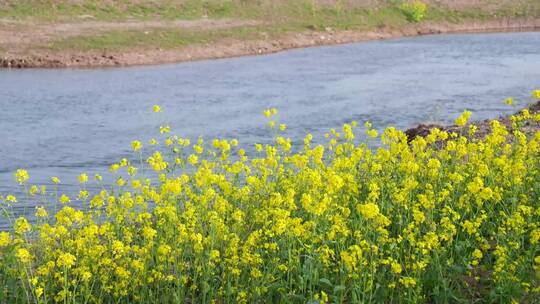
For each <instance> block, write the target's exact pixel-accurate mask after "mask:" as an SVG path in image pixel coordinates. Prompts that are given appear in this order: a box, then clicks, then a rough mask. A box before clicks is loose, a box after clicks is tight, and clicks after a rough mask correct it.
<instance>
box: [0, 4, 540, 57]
mask: <svg viewBox="0 0 540 304" xmlns="http://www.w3.org/2000/svg"><path fill="white" fill-rule="evenodd" d="M482 1H486V3H495V5H490V8H489V9H485V6H482V5H477V6H465V7H458V8H449V7H447V6H445V5H444V4H445V2H451V1H448V0H443V1H439V3H442V4H430V5H429V11H428V14H427V16H426V19H425V20H426V21H432V22H440V21H445V22H454V23H458V22H460V21H463V20H471V19H474V20H481V21H487V20H493V19H498V18H527V17H533V18H537V17H539V16H540V1H538V0H517V1H510V2H505V1H504V0H482ZM368 2H369V3H368ZM401 2H402V1H399V0H387V1H368V0H352V1H344V0H342V1H339V0H337V1H323V0H260V1H245V0H207V1H201V0H185V1H174V0H158V1H156V0H153V1H152V0H117V1H101V0H85V1H80V0H79V1H75V0H7V1H6V0H4V1H2V2H1V3H0V18H7V19H18V20H38V21H49V22H59V21H74V20H75V21H76V20H81V19H82V18H81V16H86V17H89V16H91V18H92V19H93V20H98V21H125V20H155V19H161V20H176V19H192V20H196V19H201V18H204V17H208V18H211V19H220V18H231V19H250V20H260V21H262V22H263V24H264V25H259V26H253V27H243V28H233V29H222V30H216V29H204V28H203V29H190V30H187V29H160V30H152V31H150V32H148V31H147V32H146V33H145V32H144V31H133V30H130V31H114V32H109V33H107V34H100V35H97V36H89V35H85V36H79V37H71V38H67V39H63V40H59V41H56V42H54V43H52V44H48V45H47V46H36V47H44V48H50V49H53V50H64V49H75V50H83V51H84V50H99V49H110V50H118V51H121V50H123V49H129V48H133V47H145V46H152V47H154V48H155V47H159V48H164V49H170V48H178V47H182V46H185V45H189V44H194V43H211V42H213V41H217V40H220V39H224V38H235V39H257V38H261V34H260V33H261V32H265V35H270V36H271V37H272V36H279V35H280V34H283V33H284V32H299V31H305V30H323V29H325V28H328V27H330V28H333V29H337V30H347V29H355V30H372V29H376V28H378V27H382V26H385V27H387V28H388V27H389V28H398V27H401V26H404V25H406V24H408V23H409V21H408V20H407V18H406V17H405V15H404V14H403V13H402V12H401V11H400V9H399V4H400V3H401ZM344 3H347V4H344Z"/></svg>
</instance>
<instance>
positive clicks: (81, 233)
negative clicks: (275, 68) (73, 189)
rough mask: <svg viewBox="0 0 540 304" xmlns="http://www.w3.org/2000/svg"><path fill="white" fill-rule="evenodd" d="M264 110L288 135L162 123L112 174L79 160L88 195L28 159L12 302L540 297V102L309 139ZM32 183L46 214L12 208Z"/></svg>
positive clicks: (6, 252)
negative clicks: (268, 139)
mask: <svg viewBox="0 0 540 304" xmlns="http://www.w3.org/2000/svg"><path fill="white" fill-rule="evenodd" d="M533 95H534V96H535V97H536V98H538V99H540V91H535V92H534V93H533ZM153 111H154V112H155V113H153V114H151V115H161V114H160V112H161V111H162V109H161V107H159V106H154V107H153ZM163 111H166V109H163ZM264 115H265V116H266V117H267V119H268V124H269V127H270V129H271V130H272V134H274V141H273V144H267V145H262V144H257V145H255V147H254V152H253V153H247V152H246V150H245V149H243V148H241V147H240V145H239V140H236V139H232V140H227V139H215V140H213V141H211V142H209V143H206V142H204V141H203V139H198V140H196V141H194V142H192V141H190V139H186V138H180V137H178V136H175V135H172V134H171V133H170V127H169V126H168V125H166V124H164V125H162V126H160V128H159V133H160V135H159V137H158V138H156V139H153V140H151V141H150V143H143V142H141V141H137V140H135V141H133V142H132V147H131V148H132V150H133V157H132V158H131V159H122V160H120V161H119V162H118V163H114V164H113V165H111V166H110V171H111V172H112V173H113V174H114V176H115V183H114V184H113V185H102V177H101V176H100V175H96V176H88V175H87V174H85V173H82V174H81V175H80V176H79V179H78V182H79V184H80V191H79V193H78V194H75V195H73V194H69V193H68V194H66V193H59V191H58V187H56V186H55V185H58V184H61V183H62V181H61V180H60V179H59V178H58V177H52V178H51V185H49V186H48V187H46V186H40V185H33V184H31V183H30V180H31V175H30V174H29V173H28V172H27V171H26V170H24V169H20V170H18V171H17V172H16V174H15V176H14V178H15V182H16V183H17V184H18V185H19V186H20V187H21V189H23V190H24V192H25V193H26V197H25V198H21V197H15V196H14V195H10V194H4V195H3V196H0V208H1V210H2V212H3V215H4V216H5V217H6V220H8V221H9V222H10V223H11V224H12V227H13V228H12V229H11V230H9V231H2V232H0V302H2V303H472V302H480V303H539V302H540V300H539V299H540V132H536V133H534V134H526V133H525V132H524V131H523V130H522V129H521V127H522V126H523V125H525V124H536V125H538V124H539V122H540V114H535V113H530V112H529V111H528V110H523V111H521V112H520V113H518V114H516V115H514V116H512V122H513V125H512V127H511V128H506V127H505V126H504V125H502V124H500V123H499V122H498V121H492V122H491V133H490V134H488V135H487V136H485V137H482V138H477V137H475V136H474V133H475V132H476V128H475V127H474V126H472V125H470V124H468V119H469V117H470V112H464V113H463V115H462V116H460V117H458V118H457V119H456V124H457V125H458V126H459V128H460V129H459V131H458V132H446V131H442V130H438V129H434V130H433V131H432V132H431V134H430V135H428V136H427V137H425V138H423V137H417V138H415V139H413V140H412V141H409V140H408V139H407V137H406V135H405V134H404V133H403V132H402V131H399V130H396V129H394V128H387V129H386V130H384V132H378V131H377V130H375V129H373V128H372V126H371V124H370V123H365V124H364V125H363V126H360V125H358V124H357V123H356V122H351V123H349V124H345V125H344V126H343V127H342V128H341V129H340V130H331V131H330V132H329V133H328V134H327V135H326V136H325V140H324V141H325V144H315V143H314V141H313V136H312V135H310V134H308V135H307V136H306V137H305V138H304V139H303V143H302V142H301V141H300V146H301V147H300V148H298V149H296V148H293V141H292V140H291V139H289V138H287V137H286V132H287V130H286V129H287V126H285V125H283V124H279V121H278V120H277V117H278V116H277V111H276V110H275V109H269V110H267V111H265V112H264ZM360 133H363V134H362V136H360ZM359 137H367V138H370V139H369V140H371V141H373V140H379V141H380V146H379V147H378V148H376V149H372V148H370V147H369V146H368V144H367V143H366V142H365V141H359ZM302 146H303V147H302ZM91 183H95V184H98V185H102V186H101V187H102V188H101V191H99V192H98V193H90V192H91V191H89V190H88V186H89V185H90V184H91ZM23 199H24V200H31V201H35V202H39V203H37V204H38V206H37V207H36V209H35V220H30V219H26V218H24V217H17V216H15V213H14V212H13V210H12V209H13V207H14V206H16V205H17V204H18V201H19V202H20V201H21V200H23ZM75 203H77V204H75ZM81 204H82V205H83V206H84V208H82V209H81V208H77V207H75V206H76V205H78V206H80V205H81ZM53 205H55V206H56V207H54V208H53V207H51V206H53ZM55 209H57V211H54V210H55Z"/></svg>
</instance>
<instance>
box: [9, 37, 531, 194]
mask: <svg viewBox="0 0 540 304" xmlns="http://www.w3.org/2000/svg"><path fill="white" fill-rule="evenodd" d="M538 88H540V32H522V33H497V34H458V35H439V36H422V37H416V38H404V39H394V40H387V41H373V42H363V43H358V44H349V45H340V46H326V47H316V48H308V49H298V50H291V51H286V52H282V53H278V54H272V55H264V56H253V57H242V58H233V59H223V60H212V61H199V62H190V63H180V64H171V65H159V66H144V67H130V68H118V69H64V70H57V69H56V70H53V69H51V70H48V69H43V70H0V140H1V141H0V193H2V194H4V195H5V194H8V193H17V192H18V191H19V189H18V188H17V186H16V184H15V182H14V179H13V174H14V171H15V170H16V169H17V168H26V169H28V171H29V173H30V176H31V180H30V182H32V183H39V184H49V183H50V182H49V178H50V177H51V176H59V177H60V178H61V179H62V180H63V182H64V183H65V185H64V186H63V187H64V190H66V191H70V187H71V189H74V188H76V184H77V182H76V180H77V175H78V174H79V173H81V172H88V173H89V175H93V173H96V172H107V167H108V166H109V165H110V164H111V162H113V161H118V160H119V159H120V158H122V157H126V156H129V155H130V142H131V141H132V140H134V139H140V140H145V141H146V140H148V139H149V138H151V137H152V136H153V135H155V134H156V126H158V125H159V124H160V122H162V121H167V122H168V123H169V124H170V125H171V127H172V131H173V132H175V133H177V134H179V135H182V136H187V137H191V138H196V137H197V136H203V137H205V138H207V139H211V138H213V137H231V138H232V137H236V138H239V139H240V142H241V144H253V143H255V142H267V141H268V140H269V138H270V133H269V132H268V131H267V128H266V125H265V120H264V118H263V116H262V111H263V110H264V109H266V108H268V107H276V108H278V109H279V111H280V114H279V116H278V118H279V121H280V122H283V123H286V124H287V125H288V126H289V129H288V131H287V135H288V136H290V137H292V138H297V139H300V138H302V137H303V136H304V135H305V134H306V133H307V132H312V133H313V134H314V136H315V138H321V136H322V134H324V133H325V132H326V131H328V130H329V129H330V128H338V127H340V126H341V125H342V124H343V123H345V122H349V121H351V120H358V121H359V122H363V121H366V120H370V121H372V122H373V125H374V126H375V127H377V128H383V127H385V126H388V125H393V126H395V127H397V128H407V127H411V126H413V125H415V124H417V123H422V122H437V123H443V124H444V123H449V122H451V121H453V119H454V118H455V117H457V116H458V115H459V113H461V112H462V111H463V110H465V109H470V110H472V111H473V112H474V114H473V119H475V120H476V119H484V118H495V117H497V116H499V115H501V114H503V113H509V112H511V111H512V110H511V109H509V107H508V106H506V105H504V103H503V100H504V99H505V98H506V97H509V96H512V97H514V98H515V99H516V102H517V104H518V105H519V106H523V105H525V104H527V103H528V102H531V97H530V92H531V91H532V90H533V89H538ZM153 104H159V105H161V106H162V108H163V109H164V113H162V115H152V113H151V108H152V105H153ZM23 204H24V203H23ZM29 204H32V202H29Z"/></svg>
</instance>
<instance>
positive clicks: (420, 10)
mask: <svg viewBox="0 0 540 304" xmlns="http://www.w3.org/2000/svg"><path fill="white" fill-rule="evenodd" d="M400 9H401V11H402V12H403V13H404V14H405V16H407V19H408V20H409V21H412V22H420V21H422V20H423V19H424V18H425V16H426V12H427V4H425V3H424V2H422V1H418V0H415V1H413V2H405V3H403V4H401V6H400Z"/></svg>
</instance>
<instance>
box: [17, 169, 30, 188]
mask: <svg viewBox="0 0 540 304" xmlns="http://www.w3.org/2000/svg"><path fill="white" fill-rule="evenodd" d="M29 178H30V176H29V175H28V171H26V170H24V169H18V170H17V171H16V172H15V180H16V181H17V183H19V185H22V184H24V183H25V182H26V181H27V180H28V179H29Z"/></svg>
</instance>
